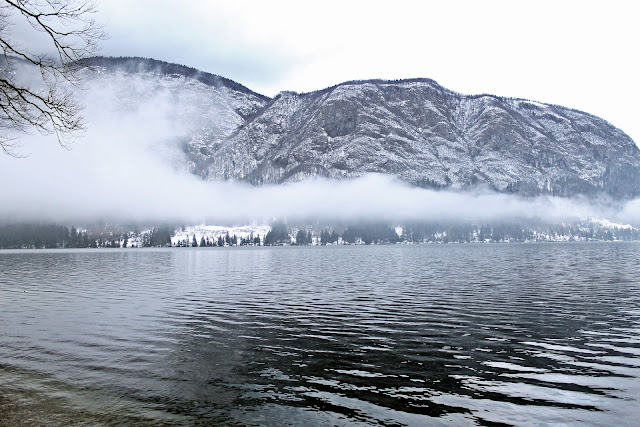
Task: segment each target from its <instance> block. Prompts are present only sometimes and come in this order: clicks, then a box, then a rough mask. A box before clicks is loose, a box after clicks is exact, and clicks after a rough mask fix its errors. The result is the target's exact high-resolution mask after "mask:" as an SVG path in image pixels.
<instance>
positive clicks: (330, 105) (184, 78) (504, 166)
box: [87, 58, 640, 198]
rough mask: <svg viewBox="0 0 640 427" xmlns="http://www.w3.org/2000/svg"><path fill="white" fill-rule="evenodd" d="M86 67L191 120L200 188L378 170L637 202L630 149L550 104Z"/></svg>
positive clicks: (189, 148) (188, 146)
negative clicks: (141, 82)
mask: <svg viewBox="0 0 640 427" xmlns="http://www.w3.org/2000/svg"><path fill="white" fill-rule="evenodd" d="M90 64H91V65H92V66H93V67H92V68H91V69H90V70H88V71H87V73H88V74H90V75H93V76H95V77H97V78H102V79H106V80H107V81H108V80H109V79H111V77H112V76H116V75H118V76H120V80H122V76H123V75H125V76H127V79H130V80H135V79H145V80H146V81H150V82H154V85H152V87H156V88H158V89H160V88H164V89H167V88H169V89H170V91H171V93H172V94H173V95H172V96H173V97H174V102H176V103H180V104H181V105H183V106H184V109H183V111H184V120H190V121H191V122H193V124H194V126H193V129H194V130H193V132H192V133H191V135H189V137H187V138H185V140H184V141H183V144H182V145H181V147H182V149H183V150H184V151H185V153H186V155H187V159H188V160H189V162H188V167H189V168H190V170H191V171H192V172H193V173H195V174H198V175H200V176H201V177H202V178H203V179H207V180H237V181H246V182H249V183H252V184H255V185H260V184H267V183H286V182H294V181H300V180H303V179H305V178H308V177H316V176H320V177H327V178H334V179H343V178H351V177H358V176H361V175H363V174H366V173H382V174H388V175H393V176H395V177H397V178H398V179H400V180H402V181H405V182H407V183H410V184H412V185H417V186H420V187H430V188H452V189H462V188H468V187H472V186H475V185H486V186H488V187H490V188H493V189H495V190H497V191H501V192H517V193H521V194H523V195H536V194H543V193H548V194H554V195H561V196H572V195H575V194H586V195H596V194H601V193H605V194H608V195H610V196H613V197H615V198H631V197H637V196H639V195H640V149H639V148H638V147H637V146H636V144H635V143H634V141H633V140H632V139H631V138H630V137H629V136H627V135H626V134H625V133H624V132H622V131H621V130H620V129H617V128H616V127H614V126H612V125H611V124H609V123H608V122H606V121H605V120H603V119H601V118H598V117H595V116H592V115H590V114H587V113H584V112H580V111H576V110H572V109H569V108H565V107H561V106H557V105H549V104H543V103H539V102H533V101H528V100H523V99H511V98H502V97H498V96H494V95H462V94H459V93H456V92H453V91H451V90H448V89H445V88H443V87H442V86H440V85H438V84H437V83H436V82H435V81H433V80H428V79H411V80H400V81H382V80H369V81H354V82H347V83H342V84H339V85H336V86H333V87H330V88H327V89H323V90H320V91H317V92H312V93H304V94H298V93H294V92H282V93H280V94H278V95H277V96H276V97H274V98H272V99H270V98H267V97H265V96H262V95H260V94H257V93H255V92H253V91H251V90H249V89H247V88H246V87H244V86H242V85H240V84H238V83H235V82H233V81H231V80H228V79H225V78H223V77H220V76H215V75H212V74H208V73H204V72H200V71H198V70H194V69H192V68H188V67H184V66H180V65H175V64H167V63H163V62H160V61H155V60H146V59H139V58H95V59H93V60H91V61H90ZM114 81H115V80H114ZM129 92H130V90H129ZM127 96H129V99H130V102H136V100H135V96H132V95H131V94H130V93H129V95H127ZM137 96H146V95H145V94H138V95H137Z"/></svg>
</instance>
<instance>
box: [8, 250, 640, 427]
mask: <svg viewBox="0 0 640 427" xmlns="http://www.w3.org/2000/svg"><path fill="white" fill-rule="evenodd" d="M639 273H640V243H620V242H610V243H604V242H587V243H552V244H544V243H538V244H461V245H392V246H333V247H266V248H265V247H255V248H250V247H242V248H184V249H177V248H176V249H149V250H146V249H111V250H109V249H105V250H97V249H93V250H91V249H88V250H18V251H0V424H2V425H16V424H28V425H33V424H36V425H38V424H41V425H69V424H78V425H86V424H90V425H116V424H117V425H119V424H130V425H138V424H142V425H144V424H148V425H180V424H225V425H300V424H307V425H370V424H380V425H438V424H443V425H473V424H478V425H484V424H489V423H506V424H516V425H520V424H544V423H562V424H585V423H586V424H589V425H602V426H610V425H637V423H638V419H639V417H640V404H639V403H638V399H639V398H640V276H639Z"/></svg>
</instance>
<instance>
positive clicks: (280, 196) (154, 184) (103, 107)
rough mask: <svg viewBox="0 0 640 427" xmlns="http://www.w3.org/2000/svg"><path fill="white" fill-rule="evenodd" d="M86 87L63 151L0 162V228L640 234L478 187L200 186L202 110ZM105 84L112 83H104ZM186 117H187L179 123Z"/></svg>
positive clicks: (638, 210) (154, 91) (639, 203)
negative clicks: (430, 226)
mask: <svg viewBox="0 0 640 427" xmlns="http://www.w3.org/2000/svg"><path fill="white" fill-rule="evenodd" d="M106 81H107V80H105V79H99V80H96V81H92V82H88V83H87V84H86V85H85V88H84V90H83V91H81V92H80V96H81V98H82V101H83V103H84V104H85V106H86V108H85V111H84V114H85V117H86V119H87V125H88V126H87V132H86V134H85V135H84V136H83V137H82V138H79V139H78V140H77V141H76V143H75V144H74V146H73V147H72V149H71V150H65V149H63V148H61V147H60V146H59V145H58V144H57V141H56V139H55V138H54V137H51V136H42V135H38V134H36V135H26V136H25V135H22V136H21V141H22V142H23V147H22V149H21V150H20V151H19V152H20V153H21V154H25V155H29V156H28V157H26V158H14V157H9V156H6V155H2V156H0V180H1V182H2V185H1V186H0V219H9V220H13V221H15V220H28V221H30V220H47V221H49V220H50V221H76V222H93V221H97V220H107V221H114V222H116V221H156V222H158V221H181V222H190V223H200V222H203V221H207V222H209V223H211V222H216V221H218V222H225V223H229V222H232V223H233V222H235V223H241V222H248V221H253V222H263V223H265V222H270V221H271V220H272V219H274V218H286V219H292V218H326V219H336V220H356V219H367V220H374V219H381V220H392V221H402V220H424V221H463V222H475V223H487V222H493V221H506V220H541V221H549V222H563V221H574V220H580V219H584V218H593V217H596V218H607V219H610V220H613V221H620V222H625V223H631V224H633V225H640V200H634V201H631V202H628V203H625V204H621V205H619V206H614V205H612V204H611V203H600V202H593V201H589V200H587V199H582V198H575V199H564V198H554V197H546V196H544V197H537V198H527V199H525V198H521V197H519V196H516V195H507V194H498V193H495V192H491V191H489V190H487V189H483V188H479V189H476V190H474V191H464V192H455V191H434V190H425V189H419V188H413V187H410V186H408V185H405V184H403V183H400V182H398V181H396V180H394V179H392V178H390V177H386V176H380V175H368V176H364V177H362V178H359V179H355V180H348V181H328V180H321V179H316V180H308V181H304V182H299V183H295V184H288V185H281V186H263V187H252V186H249V185H247V184H243V183H231V182H203V181H202V180H201V179H200V178H199V177H196V176H194V175H192V174H190V173H188V172H186V169H187V168H186V160H185V158H184V156H183V155H182V151H181V150H180V144H181V143H183V142H184V141H188V140H189V138H190V135H191V134H192V133H193V132H194V130H197V129H196V128H197V126H198V123H199V119H198V117H199V114H211V111H206V112H205V111H199V110H198V109H197V108H195V107H191V106H187V105H184V104H182V103H180V102H176V99H180V98H179V97H178V98H176V92H175V91H176V90H180V89H175V88H174V89H167V88H158V87H157V86H156V85H155V83H154V82H153V79H148V80H145V79H143V78H142V79H141V78H139V79H136V80H135V81H129V80H128V79H125V78H122V79H120V80H118V79H116V80H115V83H114V84H112V85H106V84H105V82H106ZM109 81H110V80H109ZM185 118H189V119H185Z"/></svg>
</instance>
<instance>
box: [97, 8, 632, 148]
mask: <svg viewBox="0 0 640 427" xmlns="http://www.w3.org/2000/svg"><path fill="white" fill-rule="evenodd" d="M639 11H640V5H637V3H636V2H633V1H615V0H612V1H607V2H603V1H598V2H595V1H566V0H565V1H535V2H534V1H487V0H485V1H438V2H433V1H431V2H429V1H415V2H410V1H404V2H403V1H395V2H393V3H392V2H371V1H367V2H364V1H363V2H357V1H344V0H342V1H322V2H301V1H238V0H235V1H205V0H202V1H184V2H178V1H175V0H174V1H170V0H136V1H131V0H108V1H107V0H103V1H102V2H101V4H100V13H99V15H98V16H97V19H98V20H99V21H101V22H103V23H104V24H105V25H106V29H107V31H108V32H109V34H110V39H109V40H107V41H105V42H104V44H103V51H102V53H103V54H104V55H109V56H121V55H122V56H143V57H152V58H156V59H160V60H164V61H169V62H176V63H180V64H184V65H188V66H191V67H195V68H198V69H201V70H204V71H208V72H211V73H215V74H220V75H222V76H225V77H228V78H230V79H232V80H235V81H237V82H239V83H242V84H244V85H245V86H248V87H249V88H250V89H253V90H255V91H257V92H260V93H263V94H265V95H269V96H273V95H275V94H276V93H278V92H279V91H282V90H295V91H298V92H304V91H312V90H317V89H321V88H324V87H327V86H331V85H334V84H337V83H340V82H343V81H346V80H353V79H369V78H384V79H401V78H412V77H428V78H432V79H434V80H436V81H438V82H439V83H440V84H441V85H443V86H445V87H447V88H449V89H452V90H455V91H458V92H462V93H466V94H477V93H491V94H496V95H501V96H510V97H521V98H528V99H533V100H537V101H541V102H548V103H554V104H560V105H564V106H567V107H572V108H577V109H579V110H583V111H587V112H589V113H592V114H595V115H598V116H601V117H603V118H605V119H606V120H608V121H609V122H611V123H612V124H614V125H615V126H617V127H619V128H621V129H622V130H624V131H625V132H626V133H628V134H629V135H630V136H631V137H632V138H633V139H634V140H635V141H636V142H637V143H639V142H640V120H638V115H639V114H638V113H639V112H638V107H637V106H636V102H637V101H636V100H638V99H640V83H639V79H638V76H639V75H640V67H639V66H638V64H639V63H640V60H639V59H638V54H637V51H638V40H640V25H638V22H637V21H638V16H639V14H638V12H639Z"/></svg>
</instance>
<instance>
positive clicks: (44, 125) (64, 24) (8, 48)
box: [0, 0, 106, 155]
mask: <svg viewBox="0 0 640 427" xmlns="http://www.w3.org/2000/svg"><path fill="white" fill-rule="evenodd" d="M95 12H96V7H95V5H94V3H93V2H91V1H85V0H0V51H1V52H2V56H1V57H0V59H2V61H1V63H0V127H2V128H5V129H14V130H18V131H22V132H29V131H31V130H34V129H35V130H37V131H38V132H40V133H42V134H45V135H46V134H55V135H56V137H57V139H58V142H59V143H60V145H61V146H63V147H65V148H68V147H69V146H70V144H71V142H72V141H73V138H74V137H75V136H78V135H79V134H80V133H82V131H83V130H84V121H83V118H82V116H81V115H80V111H81V107H80V105H79V104H78V102H77V100H76V99H75V97H74V96H73V87H74V86H76V85H77V82H78V75H77V72H78V70H80V69H81V68H82V60H83V59H84V58H87V57H90V56H94V55H95V54H96V53H97V51H98V49H99V42H100V41H101V40H104V39H105V38H106V34H105V32H104V30H103V28H102V27H101V26H100V25H98V24H97V23H96V22H95V20H94V19H93V18H92V15H93V14H94V13H95ZM19 22H22V24H25V23H27V24H28V25H29V27H30V28H31V29H32V30H33V31H34V32H37V33H40V34H41V35H42V38H43V39H44V40H46V41H47V43H48V45H47V46H41V47H40V48H39V49H33V48H32V47H27V46H24V45H22V44H21V43H20V41H19V40H17V39H16V38H15V37H14V35H13V34H12V29H13V28H12V27H13V26H15V25H16V23H19ZM25 27H26V26H25ZM27 28H28V27H27ZM21 66H30V67H32V68H35V69H37V70H38V71H39V75H40V82H39V85H37V87H33V86H32V85H30V84H29V83H27V82H23V81H21V79H19V78H18V77H19V76H18V70H19V68H20V67H21ZM17 147H19V143H17V142H16V139H15V138H11V137H9V136H7V135H0V149H2V151H3V152H4V153H5V154H9V155H16V148H17Z"/></svg>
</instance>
